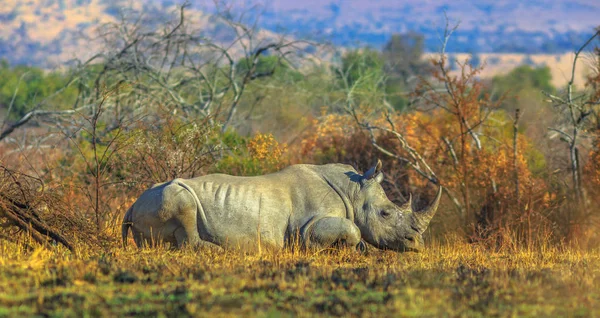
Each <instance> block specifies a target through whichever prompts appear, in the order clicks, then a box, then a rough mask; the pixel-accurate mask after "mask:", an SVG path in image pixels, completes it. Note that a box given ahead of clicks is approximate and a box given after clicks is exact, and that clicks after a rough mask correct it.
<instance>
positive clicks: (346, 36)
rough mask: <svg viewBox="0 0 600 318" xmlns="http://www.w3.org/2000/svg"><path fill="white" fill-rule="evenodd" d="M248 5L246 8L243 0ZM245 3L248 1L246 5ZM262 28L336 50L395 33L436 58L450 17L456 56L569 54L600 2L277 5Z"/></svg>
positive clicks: (599, 12)
mask: <svg viewBox="0 0 600 318" xmlns="http://www.w3.org/2000/svg"><path fill="white" fill-rule="evenodd" d="M238 2H242V1H238ZM244 2H247V1H244ZM266 3H267V4H265V5H264V7H263V9H264V10H265V19H264V22H263V25H264V26H265V27H267V28H269V29H272V30H277V29H279V30H281V29H287V30H289V31H291V32H297V33H304V34H315V33H318V34H321V35H322V36H323V37H324V38H329V39H331V40H332V41H333V42H334V43H336V44H338V45H353V44H356V43H362V44H369V45H372V46H375V47H379V46H381V45H383V44H384V43H385V42H386V41H387V40H388V38H389V37H390V35H391V34H392V33H398V32H408V31H416V32H419V33H422V34H424V35H425V45H426V48H427V50H428V51H438V50H439V47H440V41H439V36H440V35H442V34H443V30H444V25H445V19H444V12H446V14H447V15H448V17H449V18H450V19H451V21H453V22H456V21H460V27H459V29H458V30H457V31H456V33H455V34H454V36H453V38H452V41H451V42H450V43H449V46H448V49H449V51H453V52H478V53H481V52H486V53H489V52H496V53H507V52H508V53H564V52H566V51H572V50H573V48H574V47H575V46H577V45H578V44H580V43H582V42H584V41H585V39H587V38H588V37H589V36H590V35H591V34H592V33H593V28H594V27H596V26H599V25H600V1H597V0H528V1H519V0H478V1H472V0H455V1H440V0H430V1H422V0H403V1H394V0H370V1H363V0H328V1H327V0H325V1H323V0H304V1H293V0H271V1H266Z"/></svg>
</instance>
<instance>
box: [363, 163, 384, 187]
mask: <svg viewBox="0 0 600 318" xmlns="http://www.w3.org/2000/svg"><path fill="white" fill-rule="evenodd" d="M381 166H382V164H381V160H379V159H377V163H376V164H375V165H374V166H373V167H371V169H369V170H367V172H366V173H365V175H364V178H365V179H366V180H370V179H373V178H374V179H375V181H377V183H381V181H383V173H381Z"/></svg>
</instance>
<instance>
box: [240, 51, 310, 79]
mask: <svg viewBox="0 0 600 318" xmlns="http://www.w3.org/2000/svg"><path fill="white" fill-rule="evenodd" d="M251 66H252V61H251V60H250V59H249V58H243V59H241V60H240V61H239V62H238V63H237V65H236V71H237V72H238V74H239V75H240V76H245V75H246V74H247V73H248V71H250V68H251ZM254 75H255V76H258V77H261V76H271V77H272V78H275V79H276V80H278V81H281V80H285V81H291V82H298V81H300V80H302V79H303V76H302V74H300V72H298V71H296V70H294V69H293V68H292V67H290V65H289V64H288V63H287V62H286V61H284V60H281V58H279V57H278V56H265V55H261V56H259V57H258V60H257V63H256V68H255V70H254Z"/></svg>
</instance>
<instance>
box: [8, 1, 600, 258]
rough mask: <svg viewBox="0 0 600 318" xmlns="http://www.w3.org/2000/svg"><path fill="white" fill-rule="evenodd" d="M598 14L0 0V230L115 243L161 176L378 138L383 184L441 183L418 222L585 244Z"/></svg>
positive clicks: (313, 153)
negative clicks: (435, 208)
mask: <svg viewBox="0 0 600 318" xmlns="http://www.w3.org/2000/svg"><path fill="white" fill-rule="evenodd" d="M598 17H600V2H598V1H592V0H580V1H526V2H522V1H478V2H477V3H473V2H472V1H454V2H452V3H446V2H443V1H412V0H408V1H377V0H372V1H358V0H345V1H342V0H337V1H315V0H307V1H302V2H300V1H284V0H272V1H192V2H179V1H173V0H162V1H161V0H140V1H125V0H123V1H120V0H28V1H20V0H3V1H2V5H1V6H0V21H1V23H2V27H1V28H0V124H1V129H0V131H1V132H0V164H1V168H2V172H3V174H2V178H3V179H2V182H1V183H0V190H1V193H2V194H1V195H0V201H2V202H4V203H3V204H4V205H2V206H3V208H2V209H1V210H0V218H3V219H5V220H6V223H3V224H5V226H3V227H2V230H1V231H2V233H8V234H5V235H4V234H3V235H2V236H1V237H0V239H3V238H2V237H5V239H19V237H22V236H19V235H21V234H27V235H34V234H32V232H35V231H37V233H38V234H37V235H38V236H36V237H37V239H36V240H37V241H38V242H39V243H47V241H52V240H56V238H52V237H50V236H47V235H46V234H47V233H50V232H52V233H55V234H56V235H60V233H70V234H68V235H67V236H66V237H64V239H65V240H67V241H72V242H81V243H84V244H92V245H114V244H117V240H116V238H117V234H116V233H118V229H119V227H120V218H121V217H122V215H123V214H124V212H125V210H126V209H127V208H128V207H129V206H130V205H131V204H132V203H133V202H134V201H135V198H136V197H137V196H138V195H139V194H140V193H141V191H143V190H144V189H146V188H147V187H149V186H150V185H152V184H153V183H156V182H163V181H166V180H169V179H172V178H176V177H194V176H198V175H202V174H206V173H212V172H224V173H230V174H236V175H257V174H264V173H270V172H273V171H277V170H279V169H281V168H283V167H285V166H287V165H290V164H294V163H315V164H325V163H330V162H342V163H347V164H350V165H353V166H354V167H355V168H356V169H357V170H359V171H363V170H366V169H367V167H369V166H370V165H371V164H372V163H373V162H374V161H375V160H376V158H381V159H382V160H383V161H384V172H385V173H386V180H385V181H384V187H385V189H386V192H387V194H388V196H389V197H390V199H392V200H393V201H395V202H397V203H403V202H404V201H405V200H406V199H407V198H408V195H409V193H412V194H413V195H414V199H415V200H414V207H415V208H416V209H418V208H421V207H424V206H426V205H427V202H428V201H429V200H430V199H431V198H432V196H433V194H434V193H435V191H436V186H435V185H438V184H441V185H442V186H444V188H445V192H444V193H445V194H444V198H443V204H442V206H441V208H440V209H439V212H438V215H437V216H436V218H434V221H433V222H432V226H431V231H429V237H428V239H430V240H437V241H441V242H444V241H447V240H450V239H461V240H467V241H469V242H479V243H482V244H484V245H486V246H489V247H490V248H495V249H502V248H514V247H517V246H523V245H525V246H528V247H531V246H535V245H539V244H567V243H568V244H574V245H575V246H579V247H582V248H587V247H588V246H594V245H597V243H598V242H599V237H598V235H597V232H598V225H599V223H598V222H599V219H598V213H597V212H599V210H598V204H599V203H600V200H599V199H598V190H597V189H598V186H599V185H600V161H599V160H598V158H600V157H599V155H600V152H599V149H598V145H599V144H598V141H599V139H598V137H599V135H598V132H599V129H600V122H599V117H598V115H599V114H600V113H599V112H598V111H599V109H598V105H599V103H600V56H599V51H598V47H599V46H600V41H599V38H600V36H598V28H597V27H598V26H599V25H600V20H599V18H598ZM32 220H33V221H35V222H39V224H40V225H39V226H40V227H39V229H37V230H36V229H32V228H28V227H27V226H26V224H27V223H28V222H31V221H32ZM23 224H25V225H23ZM13 233H17V234H19V235H12V234H13ZM44 233H46V234H44Z"/></svg>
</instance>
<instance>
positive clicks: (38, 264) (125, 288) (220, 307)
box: [0, 241, 600, 317]
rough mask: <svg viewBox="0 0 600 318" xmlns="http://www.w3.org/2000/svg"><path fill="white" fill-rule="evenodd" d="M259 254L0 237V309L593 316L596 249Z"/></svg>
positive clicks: (599, 258) (598, 270)
mask: <svg viewBox="0 0 600 318" xmlns="http://www.w3.org/2000/svg"><path fill="white" fill-rule="evenodd" d="M433 245H434V246H430V247H429V248H428V249H427V250H426V251H424V252H423V253H419V254H416V253H407V254H397V253H394V252H390V251H386V252H381V251H370V252H369V253H368V254H367V255H358V254H356V253H355V252H353V251H350V250H343V251H315V252H293V251H286V252H280V253H269V254H263V255H256V254H255V255H244V254H242V253H239V252H226V253H214V252H211V251H192V250H186V251H170V250H167V249H164V248H159V249H144V250H137V249H133V248H131V249H128V250H127V251H125V250H123V249H120V248H108V249H107V250H90V249H89V248H83V247H81V248H80V249H79V251H78V252H77V253H76V254H77V255H72V254H70V253H69V252H66V251H63V250H60V249H57V250H54V251H48V250H44V249H35V250H32V251H25V250H23V248H22V245H15V244H12V243H6V242H3V241H0V316H40V315H41V316H77V317H82V316H146V317H147V316H177V317H185V316H207V315H209V314H210V315H211V316H212V315H215V316H231V315H235V316H241V315H247V316H259V317H264V316H269V317H279V316H392V317H398V316H434V317H439V316H486V317H487V316H515V315H516V316H542V317H543V316H563V317H564V316H585V317H590V316H598V315H600V251H598V250H596V251H587V252H583V251H578V250H575V249H569V248H539V249H536V250H535V251H527V250H518V251H510V252H508V251H507V252H492V251H489V250H486V249H483V248H481V247H478V246H474V245H468V244H465V243H445V244H433Z"/></svg>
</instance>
